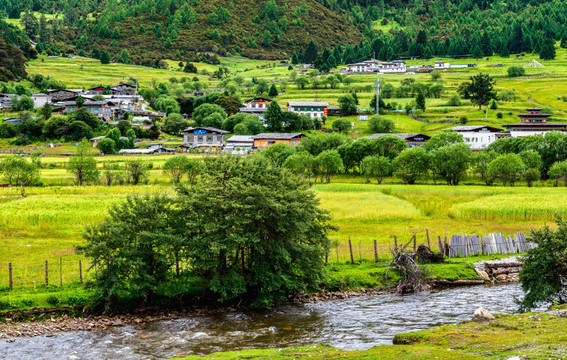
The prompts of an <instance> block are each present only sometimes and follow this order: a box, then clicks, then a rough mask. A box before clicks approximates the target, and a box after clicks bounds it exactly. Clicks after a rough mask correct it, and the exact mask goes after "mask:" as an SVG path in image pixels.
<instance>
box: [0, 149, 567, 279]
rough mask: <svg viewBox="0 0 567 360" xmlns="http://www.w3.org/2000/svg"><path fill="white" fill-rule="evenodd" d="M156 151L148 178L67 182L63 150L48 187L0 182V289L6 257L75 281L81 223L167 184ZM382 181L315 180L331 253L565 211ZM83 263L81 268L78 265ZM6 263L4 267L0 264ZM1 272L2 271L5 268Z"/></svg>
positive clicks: (536, 198)
mask: <svg viewBox="0 0 567 360" xmlns="http://www.w3.org/2000/svg"><path fill="white" fill-rule="evenodd" d="M166 158H167V157H166V156H161V157H155V164H154V167H153V169H152V170H151V172H150V176H149V179H148V181H147V183H144V184H142V185H139V186H133V185H123V186H119V185H113V186H103V185H97V186H83V187H78V186H72V184H73V182H72V178H71V176H70V175H69V174H68V173H67V172H66V170H65V168H64V162H65V161H66V160H67V159H65V158H45V159H42V161H44V165H45V166H47V168H44V169H42V181H43V182H44V184H46V185H50V186H45V187H29V188H26V189H25V197H22V193H21V189H20V188H16V187H14V188H0V236H1V237H2V239H3V242H2V244H1V245H0V288H2V287H4V288H5V287H6V286H7V285H8V278H7V266H8V263H12V266H13V269H14V284H15V286H16V287H22V286H35V285H38V284H42V283H43V281H44V279H43V277H44V266H45V264H44V262H45V260H48V261H49V263H50V264H51V265H50V268H51V270H50V273H51V272H53V275H52V276H54V277H55V278H56V281H57V282H58V281H59V275H58V274H59V273H58V271H59V262H62V267H63V270H62V272H63V274H62V277H63V282H64V283H68V282H72V281H77V280H78V261H79V260H83V261H84V259H82V258H81V257H80V256H78V255H77V254H75V250H74V249H75V246H76V245H80V244H81V243H82V241H83V240H82V232H83V230H84V228H85V226H87V225H89V224H93V223H97V222H100V221H101V220H102V219H103V218H104V217H105V216H106V214H107V211H108V209H109V208H110V207H111V206H112V205H113V204H116V203H119V202H120V201H123V200H124V198H125V197H126V196H127V195H144V194H154V193H168V194H172V193H173V192H174V189H173V186H172V185H171V183H170V181H169V179H168V177H167V176H166V175H165V174H163V173H162V170H161V169H160V167H161V165H160V162H162V161H164V160H165V159H166ZM98 160H99V166H100V167H101V170H102V169H103V166H104V165H103V164H104V162H112V161H114V162H119V161H123V160H124V158H123V157H118V156H113V157H104V158H103V157H99V158H98ZM395 181H396V180H395V179H386V182H385V183H383V184H381V185H378V184H376V183H372V184H368V183H365V181H364V179H363V178H361V177H357V176H340V177H337V178H335V179H334V180H333V182H332V183H330V184H320V183H317V184H315V185H314V187H313V188H314V190H315V191H316V193H317V195H318V197H319V199H320V201H321V207H322V208H324V209H327V210H329V212H330V213H331V215H332V217H333V220H332V223H333V224H334V225H336V226H338V227H339V230H338V231H336V232H332V233H331V234H330V238H331V240H332V242H333V243H332V244H333V246H332V249H331V252H330V254H329V259H330V260H329V261H331V262H337V258H338V262H341V263H342V262H344V261H347V260H349V259H350V255H349V247H348V243H349V240H350V241H351V245H352V247H353V253H354V257H355V259H357V260H358V259H373V257H374V250H373V240H377V242H378V251H379V256H380V257H383V258H387V257H388V256H389V249H390V247H391V246H393V243H394V236H395V237H397V239H398V242H399V243H405V242H407V241H408V240H409V239H410V238H411V237H412V236H413V235H414V234H416V236H417V239H418V242H420V243H421V242H426V230H428V231H429V235H430V240H431V242H432V245H433V247H434V248H436V244H437V237H438V236H441V237H442V238H443V237H444V236H445V232H447V234H448V235H449V236H450V235H452V234H463V233H466V234H473V233H476V234H488V233H491V232H502V233H504V234H513V233H515V232H518V231H524V232H528V231H529V229H531V228H534V227H540V226H542V225H543V224H544V223H546V222H547V223H550V222H552V220H553V216H554V213H555V212H557V213H560V214H567V206H564V205H563V204H564V203H565V201H564V200H565V199H564V198H565V195H564V193H565V191H564V189H563V188H558V187H542V186H540V187H534V188H526V187H515V188H509V187H497V186H494V187H486V186H475V185H469V186H457V187H451V186H445V185H413V186H410V185H402V184H397V183H393V182H395ZM84 265H85V268H86V267H87V266H86V265H87V264H85V263H84ZM2 269H3V270H2ZM1 274H4V275H6V276H2V275H1Z"/></svg>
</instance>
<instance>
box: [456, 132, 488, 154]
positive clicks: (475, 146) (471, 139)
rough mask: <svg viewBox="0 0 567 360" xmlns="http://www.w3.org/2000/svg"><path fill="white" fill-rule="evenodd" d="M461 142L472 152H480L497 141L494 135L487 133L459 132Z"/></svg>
mask: <svg viewBox="0 0 567 360" xmlns="http://www.w3.org/2000/svg"><path fill="white" fill-rule="evenodd" d="M460 134H461V135H463V140H464V141H465V144H467V145H468V146H469V147H470V148H471V149H472V150H482V149H485V148H486V147H487V146H488V145H490V144H492V143H493V142H495V141H496V140H497V138H496V134H495V133H489V132H472V131H471V132H460Z"/></svg>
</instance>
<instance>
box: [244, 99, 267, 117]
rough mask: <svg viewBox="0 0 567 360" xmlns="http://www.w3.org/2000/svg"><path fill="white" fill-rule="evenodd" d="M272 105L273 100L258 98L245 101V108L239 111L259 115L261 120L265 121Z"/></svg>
mask: <svg viewBox="0 0 567 360" xmlns="http://www.w3.org/2000/svg"><path fill="white" fill-rule="evenodd" d="M271 103H272V100H271V99H268V98H264V97H256V98H253V99H249V100H246V101H244V107H241V108H240V109H239V111H240V112H241V113H245V114H253V115H258V117H259V118H260V120H262V121H264V113H265V112H266V110H267V109H268V106H270V104H271Z"/></svg>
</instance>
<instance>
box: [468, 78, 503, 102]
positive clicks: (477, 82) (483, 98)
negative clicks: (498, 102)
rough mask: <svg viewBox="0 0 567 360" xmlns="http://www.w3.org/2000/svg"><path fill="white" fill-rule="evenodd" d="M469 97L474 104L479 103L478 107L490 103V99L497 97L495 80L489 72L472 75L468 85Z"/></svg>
mask: <svg viewBox="0 0 567 360" xmlns="http://www.w3.org/2000/svg"><path fill="white" fill-rule="evenodd" d="M467 92H468V95H469V98H470V100H471V102H472V103H473V104H476V105H478V109H479V110H480V109H481V108H482V105H488V103H489V102H490V100H492V99H495V98H496V91H494V80H493V79H491V78H490V75H488V74H478V75H475V76H473V77H471V83H470V84H469V85H468V87H467Z"/></svg>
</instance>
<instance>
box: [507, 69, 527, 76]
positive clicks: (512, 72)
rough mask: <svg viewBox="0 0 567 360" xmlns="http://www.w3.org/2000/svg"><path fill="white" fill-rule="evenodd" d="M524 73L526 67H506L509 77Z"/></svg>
mask: <svg viewBox="0 0 567 360" xmlns="http://www.w3.org/2000/svg"><path fill="white" fill-rule="evenodd" d="M525 74H526V69H524V68H523V67H521V66H510V67H509V68H508V76H509V77H518V76H524V75H525Z"/></svg>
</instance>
